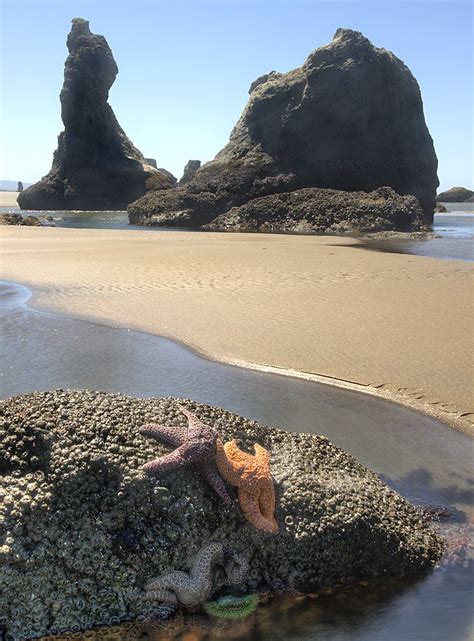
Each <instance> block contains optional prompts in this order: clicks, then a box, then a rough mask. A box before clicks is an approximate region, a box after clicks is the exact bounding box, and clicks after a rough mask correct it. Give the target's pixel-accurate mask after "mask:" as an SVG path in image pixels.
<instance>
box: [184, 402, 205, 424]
mask: <svg viewBox="0 0 474 641" xmlns="http://www.w3.org/2000/svg"><path fill="white" fill-rule="evenodd" d="M178 407H179V411H180V412H182V413H183V414H184V415H185V416H186V418H187V419H188V428H189V429H193V428H196V427H197V428H199V427H201V426H202V425H203V423H202V422H201V421H200V420H199V419H198V417H197V416H196V415H195V414H193V413H192V412H190V411H189V410H187V409H186V408H185V407H183V406H182V405H178Z"/></svg>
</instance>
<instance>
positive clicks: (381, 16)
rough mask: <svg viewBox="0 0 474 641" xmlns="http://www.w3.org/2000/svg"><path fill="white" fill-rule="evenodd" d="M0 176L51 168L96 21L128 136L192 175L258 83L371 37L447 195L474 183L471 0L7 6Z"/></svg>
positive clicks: (14, 0)
mask: <svg viewBox="0 0 474 641" xmlns="http://www.w3.org/2000/svg"><path fill="white" fill-rule="evenodd" d="M0 6H1V14H0V20H1V45H0V46H1V111H0V142H1V161H0V162H1V164H0V178H2V179H9V180H23V181H24V182H34V181H36V180H38V179H39V178H40V177H41V176H42V175H44V174H45V173H47V172H48V171H49V168H50V166H51V161H52V154H53V151H54V149H55V147H56V138H57V135H58V133H59V132H60V130H61V129H62V123H61V119H60V103H59V91H60V89H61V86H62V79H63V65H64V60H65V58H66V55H67V50H66V44H65V41H66V36H67V33H68V32H69V29H70V20H71V19H72V18H73V17H76V16H79V17H83V18H87V19H88V20H89V21H90V26H91V30H92V31H93V32H94V33H100V34H102V35H104V36H105V37H106V38H107V41H108V43H109V45H110V46H111V48H112V51H113V53H114V56H115V59H116V61H117V64H118V66H119V70H120V72H119V75H118V76H117V80H116V82H115V84H114V86H113V87H112V90H111V92H110V104H111V105H112V107H113V109H114V111H115V114H116V115H117V118H118V120H119V122H120V124H121V125H122V127H123V129H124V130H125V132H126V133H127V135H128V136H129V137H130V138H131V140H132V141H133V143H134V144H135V145H136V146H137V147H138V148H139V149H140V150H141V151H142V152H143V154H144V155H145V156H148V157H153V158H156V159H157V162H158V166H161V167H165V168H167V169H169V170H170V171H172V172H173V173H174V174H175V175H176V176H178V177H179V176H181V174H182V170H183V166H184V164H185V163H186V161H187V160H188V159H190V158H199V159H200V160H201V161H203V162H205V161H207V160H210V159H212V158H213V157H214V156H215V154H216V153H217V152H218V151H219V149H221V147H222V146H223V145H224V144H225V143H226V141H227V139H228V137H229V133H230V130H231V129H232V126H233V124H234V123H235V121H236V120H237V118H238V117H239V115H240V113H241V111H242V109H243V107H244V105H245V103H246V100H247V91H248V88H249V86H250V83H251V82H252V81H253V80H254V79H255V78H257V77H258V76H260V75H262V74H263V73H266V72H268V71H270V70H272V69H275V70H277V71H288V70H289V69H292V68H294V67H297V66H300V65H301V64H302V63H303V61H304V60H305V58H306V57H307V55H308V54H309V53H310V52H311V51H312V50H313V49H315V48H316V47H318V46H320V45H322V44H325V43H327V42H329V41H330V40H331V39H332V36H333V34H334V32H335V31H336V29H337V28H338V27H347V28H352V29H356V30H359V31H362V32H363V33H364V34H365V35H366V36H367V37H368V38H369V39H370V40H372V42H373V43H374V44H375V45H376V46H380V47H385V48H386V49H390V50H392V51H393V52H394V53H395V54H396V55H397V56H398V57H399V58H401V59H402V60H403V61H404V62H405V63H406V64H407V65H408V66H409V68H410V69H411V71H412V73H413V74H414V75H415V77H416V78H417V80H418V82H419V84H420V87H421V92H422V96H423V101H424V106H425V117H426V120H427V123H428V127H429V129H430V132H431V135H432V137H433V139H434V143H435V148H436V152H437V155H438V159H439V177H440V182H441V188H442V189H445V188H448V187H451V186H453V185H463V186H466V187H470V188H472V187H473V104H474V103H473V80H472V78H473V7H472V2H471V1H469V2H457V1H454V0H453V1H451V2H442V1H436V0H430V1H429V2H416V1H412V0H399V1H398V2H390V1H388V0H387V1H385V0H373V1H371V2H359V1H353V2H339V1H338V0H332V1H331V2H317V1H310V0H307V1H304V2H301V1H299V0H293V1H275V0H260V1H259V0H252V1H250V0H239V1H233V0H232V1H231V0H229V1H227V0H215V1H202V0H194V1H191V0H189V1H182V0H174V1H173V2H169V1H162V0H148V1H146V0H94V1H92V0H0Z"/></svg>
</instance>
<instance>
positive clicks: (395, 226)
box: [204, 187, 429, 234]
mask: <svg viewBox="0 0 474 641" xmlns="http://www.w3.org/2000/svg"><path fill="white" fill-rule="evenodd" d="M204 228H205V229H210V230H214V231H258V232H306V233H317V234H324V233H334V234H342V233H360V234H367V233H372V232H374V231H376V232H381V231H396V230H397V231H428V229H429V227H428V226H427V224H426V221H425V219H424V216H423V210H422V209H421V207H420V204H419V202H418V200H417V199H416V198H415V197H414V196H399V195H398V194H397V193H396V192H394V191H393V189H391V188H390V187H380V188H379V189H376V190H375V191H372V192H370V193H366V192H363V191H355V192H348V191H337V190H335V189H317V188H307V189H298V190H297V191H293V192H285V193H283V194H273V195H271V196H263V197H262V198H254V199H253V200H250V201H249V202H248V203H246V204H245V205H242V206H241V207H233V208H232V209H230V210H229V211H228V212H226V213H225V214H221V215H220V216H218V217H217V218H215V219H214V220H213V221H212V222H211V223H209V224H207V225H204Z"/></svg>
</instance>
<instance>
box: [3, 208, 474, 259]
mask: <svg viewBox="0 0 474 641" xmlns="http://www.w3.org/2000/svg"><path fill="white" fill-rule="evenodd" d="M444 205H445V206H446V208H447V209H448V213H447V214H435V217H434V224H433V231H434V232H435V233H436V234H437V235H438V236H439V238H430V239H426V240H413V239H408V238H407V239H400V238H388V239H373V240H367V241H364V246H365V247H367V248H368V249H373V250H376V251H384V252H394V253H402V254H416V255H419V256H430V257H431V258H440V259H448V260H449V259H451V260H467V261H473V260H474V203H444ZM1 212H13V213H18V212H20V209H19V208H18V207H14V208H8V207H0V213H1ZM21 213H22V214H23V215H25V216H26V215H29V214H32V215H41V214H50V215H51V216H53V218H55V224H56V226H57V227H71V228H76V229H128V230H134V229H136V230H140V231H149V232H154V231H157V230H159V231H167V230H168V228H166V227H140V226H138V225H129V223H128V216H127V212H126V211H98V212H97V211H96V212H93V211H92V212H90V211H75V212H73V211H53V212H38V211H24V212H21ZM170 229H171V228H170ZM172 231H177V230H176V228H173V229H172ZM178 231H184V230H179V229H178Z"/></svg>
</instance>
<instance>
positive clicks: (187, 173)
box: [179, 160, 201, 185]
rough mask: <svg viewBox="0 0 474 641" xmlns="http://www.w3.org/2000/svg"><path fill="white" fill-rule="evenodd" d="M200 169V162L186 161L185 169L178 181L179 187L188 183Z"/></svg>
mask: <svg viewBox="0 0 474 641" xmlns="http://www.w3.org/2000/svg"><path fill="white" fill-rule="evenodd" d="M200 167H201V161H200V160H188V162H187V163H186V167H185V168H184V171H183V175H182V177H181V180H180V181H179V185H185V184H186V183H187V182H189V181H190V180H191V178H192V177H193V176H194V174H195V173H196V172H197V170H198V169H199V168H200Z"/></svg>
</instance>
